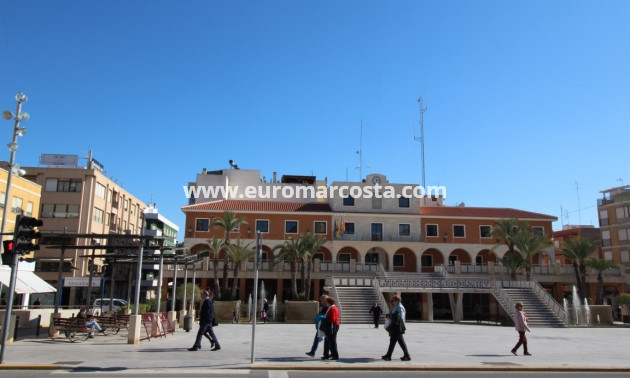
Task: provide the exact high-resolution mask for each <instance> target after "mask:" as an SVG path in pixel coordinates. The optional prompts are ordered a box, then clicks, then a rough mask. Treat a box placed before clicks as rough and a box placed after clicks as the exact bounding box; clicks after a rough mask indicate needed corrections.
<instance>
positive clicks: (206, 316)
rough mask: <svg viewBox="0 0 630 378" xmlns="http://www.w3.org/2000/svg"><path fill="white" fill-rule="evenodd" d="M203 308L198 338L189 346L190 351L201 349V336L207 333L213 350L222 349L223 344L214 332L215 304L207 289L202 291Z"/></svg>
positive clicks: (200, 313) (200, 315)
mask: <svg viewBox="0 0 630 378" xmlns="http://www.w3.org/2000/svg"><path fill="white" fill-rule="evenodd" d="M201 300H202V303H201V310H200V311H199V331H197V338H196V339H195V344H193V346H192V347H190V348H188V350H189V351H191V352H193V351H197V350H199V349H201V338H202V337H203V336H204V335H206V334H207V336H206V337H208V338H209V339H210V346H211V348H212V349H210V350H212V351H215V350H220V349H221V345H220V344H219V340H218V339H217V336H216V335H215V334H214V329H213V327H212V323H213V321H214V317H215V313H214V304H213V302H212V298H211V294H210V293H208V292H207V291H202V292H201Z"/></svg>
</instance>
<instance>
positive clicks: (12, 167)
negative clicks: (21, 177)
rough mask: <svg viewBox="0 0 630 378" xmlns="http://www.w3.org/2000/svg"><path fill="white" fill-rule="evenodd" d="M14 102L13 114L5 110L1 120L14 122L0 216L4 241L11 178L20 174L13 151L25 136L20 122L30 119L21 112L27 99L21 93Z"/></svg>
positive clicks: (0, 234) (0, 232)
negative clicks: (19, 139) (20, 137)
mask: <svg viewBox="0 0 630 378" xmlns="http://www.w3.org/2000/svg"><path fill="white" fill-rule="evenodd" d="M15 100H16V101H17V109H16V111H15V114H13V113H12V112H11V111H10V110H5V111H4V112H2V118H4V119H6V120H7V121H11V120H13V121H15V123H14V125H13V139H12V140H11V143H9V144H7V147H8V148H9V151H11V157H10V158H9V172H8V176H7V190H6V193H5V194H4V210H3V214H2V225H1V226H0V240H4V230H5V228H6V225H7V209H8V207H9V206H10V205H9V198H10V192H11V179H12V178H13V173H17V174H19V173H20V166H19V165H16V164H15V151H17V149H18V144H17V137H18V136H22V135H24V134H26V128H24V127H20V121H27V120H28V119H29V118H30V115H29V114H28V113H26V112H22V111H21V110H22V104H23V103H25V102H26V101H28V97H26V95H25V94H24V93H22V92H20V93H18V94H17V95H15Z"/></svg>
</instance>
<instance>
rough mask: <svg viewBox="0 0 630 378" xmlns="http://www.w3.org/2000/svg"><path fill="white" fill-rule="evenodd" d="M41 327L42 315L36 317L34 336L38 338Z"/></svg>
mask: <svg viewBox="0 0 630 378" xmlns="http://www.w3.org/2000/svg"><path fill="white" fill-rule="evenodd" d="M41 325H42V315H41V314H39V315H37V329H36V330H35V336H37V337H39V327H41Z"/></svg>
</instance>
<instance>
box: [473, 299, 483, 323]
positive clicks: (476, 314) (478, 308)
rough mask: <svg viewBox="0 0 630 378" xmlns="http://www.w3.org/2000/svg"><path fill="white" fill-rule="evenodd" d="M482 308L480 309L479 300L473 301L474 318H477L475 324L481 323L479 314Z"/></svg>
mask: <svg viewBox="0 0 630 378" xmlns="http://www.w3.org/2000/svg"><path fill="white" fill-rule="evenodd" d="M482 312H483V310H482V309H481V305H480V304H479V302H477V303H475V319H477V324H480V323H481V314H482Z"/></svg>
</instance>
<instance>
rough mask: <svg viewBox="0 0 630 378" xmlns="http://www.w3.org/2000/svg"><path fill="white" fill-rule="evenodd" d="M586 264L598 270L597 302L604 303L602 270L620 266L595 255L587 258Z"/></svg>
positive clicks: (597, 303) (598, 303)
mask: <svg viewBox="0 0 630 378" xmlns="http://www.w3.org/2000/svg"><path fill="white" fill-rule="evenodd" d="M585 264H586V266H589V267H591V268H593V269H595V270H596V271H597V297H596V298H595V304H596V305H601V304H604V278H603V277H602V272H604V271H605V270H607V269H612V268H614V269H617V268H618V266H617V265H615V263H614V262H612V261H609V260H604V259H597V258H595V257H591V258H590V259H588V260H586V262H585Z"/></svg>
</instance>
